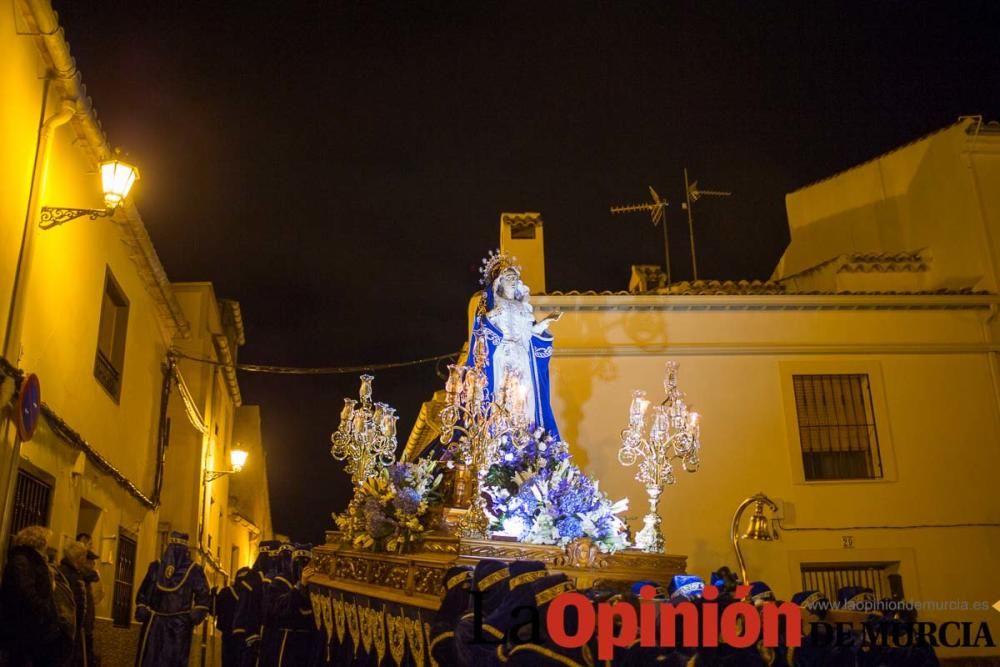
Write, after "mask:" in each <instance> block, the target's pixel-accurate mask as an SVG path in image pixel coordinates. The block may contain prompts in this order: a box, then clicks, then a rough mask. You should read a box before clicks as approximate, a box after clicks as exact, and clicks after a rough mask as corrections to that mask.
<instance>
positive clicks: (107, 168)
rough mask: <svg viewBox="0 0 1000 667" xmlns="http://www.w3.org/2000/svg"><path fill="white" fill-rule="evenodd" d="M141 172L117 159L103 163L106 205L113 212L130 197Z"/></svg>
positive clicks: (102, 179) (102, 182)
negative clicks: (130, 192) (129, 194)
mask: <svg viewBox="0 0 1000 667" xmlns="http://www.w3.org/2000/svg"><path fill="white" fill-rule="evenodd" d="M137 180H139V170H138V169H136V168H135V167H134V166H132V165H130V164H128V163H127V162H122V161H121V160H119V159H117V158H115V159H114V160H106V161H105V162H102V163H101V184H102V186H103V188H104V205H105V206H106V207H107V208H108V209H111V210H114V209H116V208H118V207H119V206H120V205H121V203H122V202H123V201H124V200H125V197H127V196H128V193H129V191H130V190H131V189H132V186H133V185H134V184H135V182H136V181H137Z"/></svg>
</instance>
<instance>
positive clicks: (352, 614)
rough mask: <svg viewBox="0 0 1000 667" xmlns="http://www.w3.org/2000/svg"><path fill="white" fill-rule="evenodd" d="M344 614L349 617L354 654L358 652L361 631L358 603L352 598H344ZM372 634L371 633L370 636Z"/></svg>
mask: <svg viewBox="0 0 1000 667" xmlns="http://www.w3.org/2000/svg"><path fill="white" fill-rule="evenodd" d="M344 615H345V616H346V617H347V632H349V633H350V635H351V643H352V644H354V655H357V654H358V640H360V639H361V631H360V629H359V628H358V625H359V622H358V605H357V604H355V602H354V601H353V600H352V601H350V602H348V601H347V600H344ZM370 636H371V635H369V637H370Z"/></svg>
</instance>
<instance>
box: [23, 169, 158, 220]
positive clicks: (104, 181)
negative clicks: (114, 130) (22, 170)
mask: <svg viewBox="0 0 1000 667" xmlns="http://www.w3.org/2000/svg"><path fill="white" fill-rule="evenodd" d="M100 170H101V187H102V189H103V190H104V208H103V209H93V208H63V207H59V206H43V207H42V215H41V221H40V223H39V224H40V226H41V228H42V229H49V228H50V227H55V226H57V225H61V224H63V223H66V222H69V221H70V220H75V219H77V218H82V217H83V216H85V215H86V216H90V219H91V220H96V219H97V218H107V217H109V216H111V215H112V214H113V213H114V212H115V210H116V209H117V208H118V207H119V206H121V204H122V202H123V201H124V200H125V197H127V196H128V193H129V192H130V191H131V190H132V186H133V185H135V182H136V181H137V180H139V170H138V169H136V168H135V166H134V165H131V164H129V163H127V162H124V161H122V160H120V159H118V155H117V153H116V155H115V157H114V159H112V160H105V161H104V162H101V164H100Z"/></svg>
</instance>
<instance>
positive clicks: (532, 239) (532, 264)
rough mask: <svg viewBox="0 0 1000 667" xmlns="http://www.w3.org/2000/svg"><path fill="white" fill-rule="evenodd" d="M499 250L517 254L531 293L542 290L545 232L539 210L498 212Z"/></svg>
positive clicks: (541, 292)
mask: <svg viewBox="0 0 1000 667" xmlns="http://www.w3.org/2000/svg"><path fill="white" fill-rule="evenodd" d="M500 252H502V253H504V254H505V255H513V256H514V257H517V263H518V264H520V265H521V281H522V282H524V284H525V285H527V286H528V288H529V289H530V290H531V293H532V294H544V293H545V234H544V232H543V231H542V214H541V213H501V214H500Z"/></svg>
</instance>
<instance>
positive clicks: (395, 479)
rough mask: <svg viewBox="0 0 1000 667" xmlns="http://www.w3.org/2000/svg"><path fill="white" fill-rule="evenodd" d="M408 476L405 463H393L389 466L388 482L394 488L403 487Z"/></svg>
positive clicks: (408, 470) (408, 472) (408, 471)
mask: <svg viewBox="0 0 1000 667" xmlns="http://www.w3.org/2000/svg"><path fill="white" fill-rule="evenodd" d="M410 475H411V473H410V469H409V467H408V466H407V464H405V463H393V464H392V465H391V466H389V480H390V481H391V482H392V483H393V485H394V486H401V485H403V484H404V483H405V482H406V479H407V478H408V477H410Z"/></svg>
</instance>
